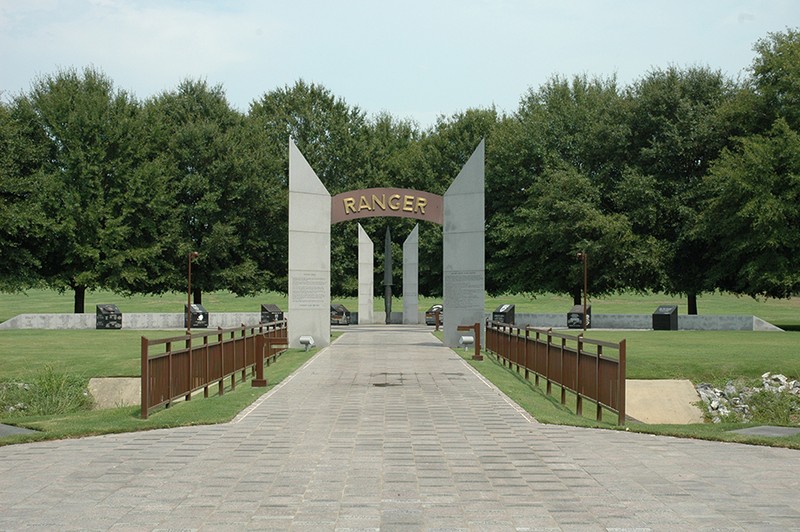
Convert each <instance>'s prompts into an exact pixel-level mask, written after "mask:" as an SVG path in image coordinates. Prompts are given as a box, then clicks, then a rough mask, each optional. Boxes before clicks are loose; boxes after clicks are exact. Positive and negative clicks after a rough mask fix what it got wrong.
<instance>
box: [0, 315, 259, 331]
mask: <svg viewBox="0 0 800 532" xmlns="http://www.w3.org/2000/svg"><path fill="white" fill-rule="evenodd" d="M208 320H209V321H208V326H209V328H212V329H216V328H217V327H222V328H223V329H227V328H231V327H239V326H241V325H242V324H245V325H255V324H257V323H258V322H259V321H260V320H261V313H260V312H217V313H214V312H210V313H209V315H208ZM185 321H186V315H185V314H182V313H157V312H148V313H137V312H130V313H125V312H123V313H122V328H123V329H183V328H184V327H185V325H184V323H185ZM96 323H97V317H96V315H95V314H90V313H86V314H20V315H18V316H15V317H13V318H11V319H10V320H8V321H4V322H3V323H0V329H94V328H95V326H96ZM195 329H197V327H195Z"/></svg>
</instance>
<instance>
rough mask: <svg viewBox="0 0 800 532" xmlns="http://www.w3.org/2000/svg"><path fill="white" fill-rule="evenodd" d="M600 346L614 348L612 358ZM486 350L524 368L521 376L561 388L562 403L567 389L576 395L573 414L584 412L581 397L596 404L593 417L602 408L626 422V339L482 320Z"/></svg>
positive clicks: (564, 401)
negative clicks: (587, 336) (590, 336)
mask: <svg viewBox="0 0 800 532" xmlns="http://www.w3.org/2000/svg"><path fill="white" fill-rule="evenodd" d="M603 348H609V349H611V350H615V351H616V358H612V357H610V356H608V355H607V354H606V353H605V352H604V350H603ZM486 350H487V351H489V352H491V353H493V354H495V356H497V358H498V360H502V362H503V365H505V364H508V367H509V368H513V367H514V366H516V371H517V372H518V373H519V372H520V370H521V369H522V370H524V372H525V379H528V378H529V375H530V373H533V374H534V379H535V381H534V382H535V384H537V385H538V384H539V382H540V379H545V381H546V388H545V389H546V392H547V394H548V395H552V385H553V384H556V385H558V386H560V387H561V404H566V392H567V391H569V392H571V393H573V394H575V395H576V407H575V409H576V414H577V415H579V416H580V415H583V400H584V399H588V400H589V401H591V402H593V403H594V404H595V406H596V414H595V418H596V419H597V420H598V421H601V420H602V418H603V413H602V412H603V408H607V409H608V410H611V411H613V412H615V413H616V414H617V423H618V424H619V425H624V424H625V340H624V339H623V340H621V341H620V342H607V341H603V340H592V339H589V338H586V337H584V336H571V335H568V334H564V333H560V332H556V331H553V330H552V329H540V328H535V327H516V326H514V325H510V324H507V323H500V322H494V321H487V322H486Z"/></svg>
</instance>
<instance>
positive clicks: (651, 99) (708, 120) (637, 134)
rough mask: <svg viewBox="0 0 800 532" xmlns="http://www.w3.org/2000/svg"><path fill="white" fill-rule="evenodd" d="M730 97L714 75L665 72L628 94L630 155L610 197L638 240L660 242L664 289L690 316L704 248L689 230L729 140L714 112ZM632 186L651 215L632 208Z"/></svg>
mask: <svg viewBox="0 0 800 532" xmlns="http://www.w3.org/2000/svg"><path fill="white" fill-rule="evenodd" d="M735 92H736V88H735V86H734V85H732V84H731V82H729V81H728V80H727V79H726V78H724V77H723V75H722V74H721V73H720V72H719V71H713V70H710V69H708V68H698V67H692V68H688V69H685V70H681V69H678V68H676V67H670V68H668V69H666V70H654V71H652V72H650V73H649V74H648V75H647V76H645V77H644V78H643V79H641V80H639V81H638V82H637V83H635V84H634V86H633V87H632V88H631V90H630V93H629V95H628V97H629V100H630V102H631V115H630V130H631V140H630V146H631V147H630V149H631V152H632V153H633V157H632V160H630V162H629V164H630V166H631V168H630V170H628V171H627V172H625V173H623V174H622V175H623V179H622V181H620V183H619V186H618V187H617V189H616V190H615V191H614V192H612V194H611V198H612V200H615V201H616V206H617V207H618V208H619V207H623V208H627V209H629V212H631V218H632V219H634V218H637V222H636V223H637V224H638V226H637V229H638V230H639V231H641V233H640V234H642V235H648V236H651V237H654V238H655V239H657V240H658V241H659V244H660V246H659V247H660V249H661V250H662V251H663V254H662V257H663V272H664V275H665V278H666V281H667V284H666V286H665V289H666V290H667V291H668V292H671V293H676V294H685V295H686V296H687V298H688V312H689V314H697V296H698V294H700V293H702V292H703V291H704V290H706V289H707V287H708V282H707V276H706V272H707V270H708V265H707V264H704V263H703V262H702V259H701V257H702V256H703V253H702V251H703V249H705V247H706V245H707V243H706V242H704V241H703V240H702V239H698V238H699V233H697V232H696V231H694V227H695V224H696V223H697V216H698V212H699V209H700V203H701V201H702V194H701V192H700V187H699V185H700V183H701V181H702V178H703V176H704V175H705V174H706V173H707V171H708V168H709V165H710V164H711V162H712V161H714V160H715V159H716V158H717V157H718V155H719V153H720V152H721V150H722V148H723V147H725V146H726V144H727V143H728V142H729V135H728V134H727V133H726V131H725V128H724V127H723V126H724V124H725V122H724V121H723V120H722V119H721V118H720V113H721V109H723V108H724V105H726V104H727V103H728V102H729V101H730V100H731V98H732V95H733V94H734V93H735ZM637 174H638V175H637ZM631 185H633V186H634V187H635V189H638V190H640V191H641V192H643V193H645V197H647V198H649V199H650V200H652V201H653V202H654V205H655V207H656V209H657V211H658V215H657V216H655V217H654V216H653V215H652V213H645V212H643V210H642V209H641V208H636V207H634V206H633V205H632V203H633V202H632V201H631V200H632V197H631V193H630V191H627V192H626V190H625V189H626V188H627V187H630V186H631ZM642 187H646V189H644V190H643V189H642ZM631 207H634V208H633V209H631ZM648 207H649V206H648ZM644 220H651V223H650V224H649V226H646V225H645V224H644Z"/></svg>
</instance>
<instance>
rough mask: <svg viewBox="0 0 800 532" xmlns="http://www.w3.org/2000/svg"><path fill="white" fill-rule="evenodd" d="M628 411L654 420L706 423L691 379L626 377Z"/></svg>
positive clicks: (656, 421) (642, 417) (639, 419)
mask: <svg viewBox="0 0 800 532" xmlns="http://www.w3.org/2000/svg"><path fill="white" fill-rule="evenodd" d="M625 398H626V401H625V413H626V414H627V415H628V416H630V417H632V418H634V419H636V420H637V421H641V422H642V423H650V424H662V423H664V424H679V425H684V424H689V423H702V422H703V411H702V410H700V408H698V407H697V405H696V403H697V402H698V401H700V396H699V395H697V390H695V388H694V385H693V384H692V383H691V381H688V380H671V379H663V380H632V379H628V380H627V381H625Z"/></svg>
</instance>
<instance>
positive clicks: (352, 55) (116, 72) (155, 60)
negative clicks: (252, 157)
mask: <svg viewBox="0 0 800 532" xmlns="http://www.w3.org/2000/svg"><path fill="white" fill-rule="evenodd" d="M797 26H800V1H798V0H616V1H612V0H593V1H592V0H547V1H545V0H403V1H381V0H352V1H350V0H281V1H277V0H240V1H233V0H231V1H222V0H218V1H213V0H195V1H188V0H0V91H2V92H3V93H4V95H3V96H4V98H6V99H7V98H9V96H10V95H14V94H18V93H19V92H20V91H25V90H28V89H29V88H30V86H31V83H32V82H33V81H34V80H35V79H36V78H37V77H38V76H41V75H47V74H55V73H56V72H57V71H58V69H59V68H65V67H76V68H78V69H81V68H83V67H84V66H87V65H93V66H95V67H97V68H99V69H101V70H102V71H103V72H105V73H106V74H107V75H108V76H109V77H110V78H111V79H112V80H113V81H114V83H115V85H116V86H117V87H118V88H120V89H125V90H127V91H129V92H131V93H133V94H134V95H136V96H137V97H139V98H141V99H144V98H147V97H150V96H153V95H155V94H158V93H160V92H162V91H165V90H172V89H174V88H175V87H176V86H177V84H178V83H179V82H180V81H181V80H182V79H185V78H187V77H188V78H192V79H205V80H207V81H208V82H209V83H211V84H218V83H219V84H222V85H223V87H224V89H225V92H226V94H227V96H228V100H229V101H230V102H231V104H232V105H233V106H234V107H236V108H238V109H239V110H241V111H244V112H246V111H247V110H248V108H249V105H250V103H251V102H252V101H253V100H256V99H259V98H260V97H261V96H262V95H263V94H265V93H266V92H269V91H271V90H273V89H276V88H279V87H284V86H286V85H292V84H294V82H295V81H297V80H298V79H300V78H303V79H304V80H306V81H308V82H316V83H320V84H322V85H324V86H325V87H326V88H328V89H329V90H330V91H331V92H332V93H333V94H334V95H335V96H337V97H341V98H344V100H345V101H346V102H347V103H348V104H349V105H351V106H358V107H360V108H361V109H362V110H364V111H366V112H367V113H368V114H370V115H373V114H374V113H377V112H379V111H388V112H389V113H391V114H392V115H394V116H396V117H399V118H411V119H414V120H416V121H417V122H418V123H419V125H420V126H422V127H427V126H430V125H432V124H433V123H434V122H435V119H436V117H437V116H439V115H447V116H449V115H452V114H453V113H457V112H460V111H463V110H465V109H467V108H470V107H488V106H491V105H492V104H494V105H496V106H497V108H498V109H499V110H500V111H505V112H513V111H514V110H516V108H517V106H518V103H519V100H520V98H521V97H522V96H523V95H524V94H525V93H526V92H527V90H528V89H530V88H533V89H537V88H539V86H541V85H542V84H543V83H544V82H545V81H547V79H548V78H550V77H551V76H552V75H554V74H561V75H565V76H572V75H575V74H584V73H585V74H588V75H590V76H594V75H599V76H605V77H607V76H611V75H614V74H616V76H617V78H618V80H619V81H620V83H621V84H623V85H626V84H629V83H631V82H633V81H634V80H636V79H639V78H641V77H642V76H644V75H645V74H646V73H647V72H648V71H649V70H651V69H652V68H655V67H667V66H669V65H678V66H681V67H686V66H693V65H700V66H710V67H712V68H714V69H720V70H722V71H723V72H725V73H726V74H728V75H729V76H731V77H736V76H738V75H740V74H742V73H744V71H745V69H746V68H747V67H749V66H750V64H751V63H752V60H753V57H754V53H753V51H752V47H753V44H754V43H755V42H756V41H757V40H758V39H760V38H764V37H766V36H767V33H769V32H775V31H784V30H786V28H787V27H792V28H794V27H797Z"/></svg>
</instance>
